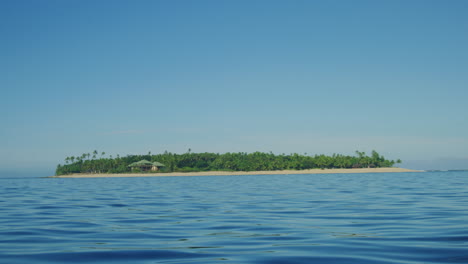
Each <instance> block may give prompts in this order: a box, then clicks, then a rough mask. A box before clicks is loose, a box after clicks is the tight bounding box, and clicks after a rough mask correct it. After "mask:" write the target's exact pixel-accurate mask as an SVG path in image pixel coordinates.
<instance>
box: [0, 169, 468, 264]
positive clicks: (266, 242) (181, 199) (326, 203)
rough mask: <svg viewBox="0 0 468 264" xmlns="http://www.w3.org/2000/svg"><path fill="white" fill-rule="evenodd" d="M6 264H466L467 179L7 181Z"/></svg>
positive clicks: (1, 220)
mask: <svg viewBox="0 0 468 264" xmlns="http://www.w3.org/2000/svg"><path fill="white" fill-rule="evenodd" d="M0 263H2V264H3V263H5V264H6V263H8V264H16V263H136V264H138V263H203V264H206V263H334V264H335V263H340V264H341V263H358V264H366V263H382V264H383V263H405V264H406V263H407V264H410V263H411V264H416V263H418V264H421V263H468V172H463V171H460V172H423V173H379V174H326V175H261V176H204V177H152V178H95V179H51V178H31V177H28V178H18V177H4V178H1V179H0Z"/></svg>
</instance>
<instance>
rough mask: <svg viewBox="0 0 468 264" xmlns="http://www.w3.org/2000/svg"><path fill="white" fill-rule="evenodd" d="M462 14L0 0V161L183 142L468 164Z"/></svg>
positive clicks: (21, 164)
mask: <svg viewBox="0 0 468 264" xmlns="http://www.w3.org/2000/svg"><path fill="white" fill-rule="evenodd" d="M467 14H468V1H464V0H451V1H437V0H412V1H400V0H396V1H361V0H358V1H345V0H341V1H340V0H338V1H301V0H299V1H275V0H273V1H270V0H249V1H246V0H239V1H218V0H201V1H144V0H143V1H52V0H43V1H33V0H24V1H2V3H1V8H0V25H3V26H0V36H1V38H2V40H3V41H2V45H0V58H1V60H0V70H1V72H2V73H3V74H0V87H1V96H0V123H1V128H0V169H1V170H10V171H28V170H29V171H31V170H38V171H54V169H55V167H56V165H57V164H59V163H63V162H64V159H65V157H67V156H78V155H81V154H82V153H88V152H93V151H94V150H98V151H99V152H106V156H109V155H113V156H114V157H115V155H116V154H120V155H127V154H145V153H148V152H149V151H151V152H152V153H162V152H164V151H166V150H167V151H169V152H175V153H184V152H186V151H187V150H188V149H189V148H190V149H192V151H193V152H219V153H225V152H254V151H262V152H269V151H272V152H274V153H286V154H289V153H294V152H296V153H301V154H303V153H308V154H309V155H315V154H327V155H329V154H332V153H340V154H344V155H352V154H353V153H354V151H356V150H359V151H365V152H366V153H370V151H372V150H376V151H378V152H379V153H381V154H382V155H384V156H385V157H386V158H389V159H398V158H400V159H402V160H403V164H401V166H402V167H407V168H411V169H461V168H468V162H467V160H468V122H467V113H468V103H467V102H468V48H467V47H468V34H467V32H468V16H467ZM41 174H42V173H41Z"/></svg>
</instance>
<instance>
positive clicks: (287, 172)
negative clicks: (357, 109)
mask: <svg viewBox="0 0 468 264" xmlns="http://www.w3.org/2000/svg"><path fill="white" fill-rule="evenodd" d="M396 172H422V171H419V170H410V169H404V168H394V167H392V168H358V169H323V170H322V169H309V170H279V171H202V172H167V173H118V174H111V173H109V174H107V173H102V174H88V173H79V174H70V175H60V176H49V177H47V178H125V177H126V178H135V177H177V176H241V175H291V174H333V173H396Z"/></svg>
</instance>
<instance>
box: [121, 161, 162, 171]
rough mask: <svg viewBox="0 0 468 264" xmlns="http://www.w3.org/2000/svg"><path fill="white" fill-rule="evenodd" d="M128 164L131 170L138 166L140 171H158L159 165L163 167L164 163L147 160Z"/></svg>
mask: <svg viewBox="0 0 468 264" xmlns="http://www.w3.org/2000/svg"><path fill="white" fill-rule="evenodd" d="M128 166H129V167H130V168H132V170H134V169H135V168H139V169H140V170H141V171H158V170H159V169H160V168H161V167H165V166H164V164H162V163H160V162H157V161H156V162H151V161H147V160H140V161H137V162H133V163H132V164H130V165H128Z"/></svg>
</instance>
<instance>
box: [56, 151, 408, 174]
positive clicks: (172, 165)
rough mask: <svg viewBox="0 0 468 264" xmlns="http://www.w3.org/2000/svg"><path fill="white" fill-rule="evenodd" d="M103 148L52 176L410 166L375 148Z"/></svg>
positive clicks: (338, 170) (386, 169)
mask: <svg viewBox="0 0 468 264" xmlns="http://www.w3.org/2000/svg"><path fill="white" fill-rule="evenodd" d="M105 154H106V153H105V152H101V153H100V154H99V152H98V151H96V150H95V151H94V152H92V153H84V154H82V155H80V156H77V157H74V156H71V157H67V158H65V164H64V165H61V164H59V165H58V166H57V169H56V173H55V176H53V177H60V178H65V177H70V178H72V177H74V178H76V177H145V176H209V175H253V174H256V175H262V174H263V175H265V174H316V173H365V172H409V171H413V170H407V169H401V168H395V167H393V166H394V165H395V164H398V163H401V160H400V159H398V160H396V161H394V160H388V159H386V158H385V157H383V156H382V155H380V154H379V153H377V152H376V151H372V153H371V155H369V156H368V155H366V153H365V152H360V151H356V155H354V156H350V155H341V154H333V155H331V156H327V155H323V154H321V155H314V156H310V155H307V154H306V153H304V154H303V155H301V154H297V153H293V154H280V155H276V154H273V153H272V152H270V153H264V152H253V153H246V152H238V153H224V154H219V153H208V152H205V153H193V152H191V150H190V149H189V150H188V151H187V152H186V153H183V154H175V153H170V152H167V151H166V152H164V153H162V154H155V155H152V154H151V152H150V153H148V154H146V155H127V156H124V157H121V156H120V155H117V156H116V157H113V156H112V155H110V156H109V157H105Z"/></svg>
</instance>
